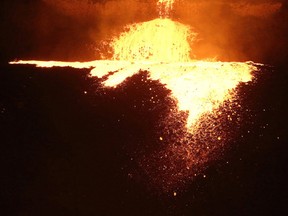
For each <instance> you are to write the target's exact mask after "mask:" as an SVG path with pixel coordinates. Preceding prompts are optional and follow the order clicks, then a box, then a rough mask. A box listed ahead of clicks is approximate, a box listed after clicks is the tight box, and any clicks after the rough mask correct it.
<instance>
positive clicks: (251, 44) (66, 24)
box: [0, 0, 288, 64]
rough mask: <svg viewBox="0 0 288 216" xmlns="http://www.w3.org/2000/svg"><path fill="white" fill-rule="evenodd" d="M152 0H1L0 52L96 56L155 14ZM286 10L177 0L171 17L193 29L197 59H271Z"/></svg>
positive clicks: (277, 58)
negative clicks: (129, 28)
mask: <svg viewBox="0 0 288 216" xmlns="http://www.w3.org/2000/svg"><path fill="white" fill-rule="evenodd" d="M156 3H157V1H156V0H155V1H154V0H118V1H116V0H82V1H81V0H69V1H68V0H38V1H37V0H34V1H32V0H30V1H20V0H14V1H10V2H8V3H5V4H4V10H5V13H3V14H4V16H6V17H5V18H6V19H2V21H1V22H2V23H1V24H2V28H1V29H2V31H3V32H4V34H2V35H1V47H0V48H1V50H2V51H3V53H4V54H2V55H6V56H8V58H10V59H11V58H12V60H14V59H15V58H19V59H20V58H21V59H23V58H26V59H29V58H30V59H31V58H33V59H43V60H48V59H53V60H66V61H72V60H83V61H86V60H95V59H99V58H100V50H101V51H102V52H103V51H104V52H105V51H106V50H107V49H108V46H107V43H108V42H109V40H110V39H112V38H113V37H114V36H117V35H118V34H119V33H120V32H122V31H123V29H124V27H125V26H126V25H128V24H131V23H134V22H144V21H148V20H152V19H155V18H156V17H157V16H158V13H157V10H156ZM4 10H3V11H4ZM287 12H288V7H287V3H286V2H285V1H280V0H270V1H269V0H258V1H232V0H222V1H216V0H208V1H203V0H193V1H192V0H178V1H175V5H174V11H173V14H172V19H174V20H177V21H179V22H181V23H183V24H187V25H189V26H191V28H192V29H193V31H195V32H196V33H198V37H197V39H196V41H194V43H193V44H192V49H193V53H194V55H195V58H197V59H203V58H216V59H219V60H222V61H246V60H252V61H255V62H262V63H272V64H273V63H274V64H276V63H283V62H284V61H285V59H286V57H287V54H286V50H287V48H288V43H287V38H288V37H287V36H288V34H287V32H288V30H287V24H286V23H288V13H287ZM3 14H2V16H3ZM163 37H165V36H163ZM103 42H104V43H103ZM105 42H106V43H105Z"/></svg>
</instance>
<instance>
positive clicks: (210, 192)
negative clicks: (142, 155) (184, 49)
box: [0, 65, 288, 216]
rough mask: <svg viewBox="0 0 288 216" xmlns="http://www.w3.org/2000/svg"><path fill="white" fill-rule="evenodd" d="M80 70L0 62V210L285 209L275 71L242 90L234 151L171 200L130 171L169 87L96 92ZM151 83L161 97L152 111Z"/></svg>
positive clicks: (281, 100) (282, 121)
mask: <svg viewBox="0 0 288 216" xmlns="http://www.w3.org/2000/svg"><path fill="white" fill-rule="evenodd" d="M88 73H89V71H88V70H75V69H71V68H62V69H61V68H54V69H39V68H34V67H32V66H8V65H4V66H2V67H1V73H0V133H1V145H0V155H1V157H0V159H1V165H0V166H1V193H0V194H1V204H0V205H1V208H0V209H2V210H1V211H3V210H4V212H5V214H1V215H19V216H20V215H21V216H25V215H27V216H28V215H29V216H34V215H35V216H36V215H41V216H45V215H47V216H51V215H63V216H67V215H70V216H71V215H81V216H82V215H97V216H100V215H109V216H110V215H127V216H128V215H131V216H132V215H143V216H144V215H145V216H148V215H187V216H188V215H189V216H190V215H194V216H202V215H209V216H210V215H221V216H224V215H227V216H231V215H239V216H243V215H254V216H255V215H261V216H262V215H287V214H288V210H287V201H288V195H287V193H288V188H287V182H288V173H287V165H288V161H287V160H288V157H287V153H288V148H287V146H286V145H287V141H288V138H287V120H288V118H287V113H286V112H287V110H288V107H287V101H286V100H287V95H286V94H287V92H288V83H287V77H286V74H287V71H286V69H285V68H284V67H275V68H263V73H261V75H260V74H258V75H257V83H256V84H252V85H249V86H248V87H245V89H244V90H245V92H243V96H242V100H243V102H244V106H245V108H247V109H249V110H250V111H249V115H248V114H247V115H246V121H245V122H244V123H243V125H242V126H241V131H239V136H238V137H237V138H236V140H234V141H233V143H234V144H235V145H234V147H231V148H230V149H229V150H227V153H226V156H224V157H223V158H222V160H220V161H218V162H216V163H215V164H214V165H212V166H211V167H210V168H208V170H207V171H206V174H207V177H206V178H197V179H195V180H194V181H193V182H191V183H190V184H189V185H187V186H186V189H185V190H183V191H181V192H180V193H178V194H177V196H175V197H174V196H173V194H165V193H164V194H159V193H154V192H153V190H151V189H149V186H147V185H148V184H147V183H145V179H144V180H143V179H141V174H139V175H137V176H136V177H135V176H134V175H133V174H132V173H133V172H134V171H135V170H136V171H137V164H136V162H134V160H133V158H131V155H132V154H133V151H134V149H137V151H138V150H139V151H142V150H143V151H147V149H149V148H153V147H152V145H153V143H152V140H153V139H154V138H155V136H157V134H155V133H156V132H155V131H154V122H155V121H157V120H158V119H159V118H160V116H161V114H162V110H163V109H164V108H163V105H161V102H164V101H165V98H166V97H167V93H168V92H167V91H166V90H165V88H163V86H162V85H160V84H159V83H157V82H150V83H146V84H145V83H143V82H141V81H140V80H141V79H146V77H145V76H146V74H145V73H141V74H139V75H136V76H134V77H132V78H131V79H130V80H129V81H128V82H126V84H124V85H123V86H122V87H120V88H119V89H116V90H105V89H101V88H100V87H99V86H100V85H99V80H97V79H96V78H89V77H87V74H88ZM150 87H152V88H153V90H154V91H157V92H158V94H159V95H160V98H159V101H160V102H159V104H158V105H157V106H156V107H155V108H153V106H154V105H153V104H151V103H149V102H148V101H149V100H148V99H147V98H149V97H150V96H149V95H148V94H149V91H147V89H149V88H150ZM142 101H147V103H146V105H145V106H144V107H143V106H142V107H141V104H142ZM139 107H141V108H139ZM241 135H242V136H243V137H241ZM143 143H144V144H143ZM147 143H152V144H147ZM141 149H142V150H141ZM227 161H228V163H227Z"/></svg>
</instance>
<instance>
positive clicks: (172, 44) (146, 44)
mask: <svg viewBox="0 0 288 216" xmlns="http://www.w3.org/2000/svg"><path fill="white" fill-rule="evenodd" d="M129 28H130V29H129V31H128V32H124V33H122V34H121V35H120V37H119V38H116V39H115V40H114V41H113V43H112V47H113V49H114V59H115V60H127V61H142V60H148V61H157V62H187V61H189V60H190V50H191V48H190V44H189V42H188V40H189V39H190V40H191V41H192V40H193V38H194V36H195V34H192V33H191V32H190V29H189V27H187V26H185V25H183V24H181V23H178V22H174V21H172V20H170V19H155V20H152V21H149V22H144V23H140V24H135V25H132V26H129Z"/></svg>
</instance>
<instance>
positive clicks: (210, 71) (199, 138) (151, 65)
mask: <svg viewBox="0 0 288 216" xmlns="http://www.w3.org/2000/svg"><path fill="white" fill-rule="evenodd" d="M173 3H174V1H172V0H170V1H169V0H166V1H164V0H159V1H158V10H159V16H160V18H158V19H155V20H152V21H148V22H143V23H137V24H133V25H130V26H128V29H129V30H128V31H126V32H123V33H122V34H120V35H119V37H117V38H114V39H113V40H112V42H111V47H112V48H113V50H114V54H113V57H112V58H111V59H105V60H97V61H91V62H57V61H15V62H10V63H11V64H36V65H37V66H38V67H54V66H58V67H64V66H68V67H74V68H90V69H91V75H92V76H96V77H98V78H101V79H102V84H103V85H104V86H106V87H117V86H118V85H120V84H121V83H123V81H125V80H126V79H127V78H128V77H131V76H133V75H134V74H136V73H138V72H139V71H147V73H148V74H149V77H150V79H152V80H158V81H159V82H160V83H162V84H163V85H165V86H166V88H167V89H169V90H171V95H170V96H171V97H172V98H173V99H174V100H175V101H176V103H177V109H176V110H175V109H171V112H172V113H173V114H174V113H177V112H178V111H184V112H186V113H187V119H186V126H187V128H186V129H188V130H185V131H188V132H187V133H186V132H185V133H183V134H184V135H181V137H180V136H178V135H177V132H175V131H177V130H178V129H177V128H176V129H175V130H174V129H173V130H172V132H171V133H173V135H174V136H175V137H177V138H178V139H177V140H176V141H174V143H167V147H166V148H165V149H164V150H163V151H162V152H160V153H159V154H156V156H155V158H156V159H155V162H154V163H155V164H156V166H157V169H160V168H161V167H163V169H162V168H161V170H157V172H156V177H157V178H158V177H159V176H160V177H161V176H164V177H163V178H162V177H161V178H160V182H161V184H160V185H161V187H163V182H164V181H166V183H167V185H170V184H172V182H178V180H179V179H183V178H184V177H185V176H191V175H193V176H194V175H196V174H197V172H201V168H203V167H204V166H205V165H206V163H207V161H209V160H210V159H211V157H212V156H211V155H213V153H215V151H216V150H217V149H219V148H223V146H224V144H223V143H224V142H225V139H224V137H225V136H224V135H223V134H222V135H223V136H222V135H221V136H220V135H219V133H222V128H220V127H219V128H220V129H219V128H218V129H219V130H215V124H214V122H213V121H214V120H213V121H212V120H211V115H212V116H213V115H214V114H215V116H217V115H220V114H219V113H221V112H219V110H217V109H219V108H220V107H221V105H222V104H223V103H224V102H225V101H228V102H232V101H233V99H234V96H235V95H236V94H235V91H234V90H235V88H236V87H237V85H238V84H239V83H241V82H248V81H251V80H252V78H253V77H252V75H251V72H252V71H254V70H256V65H255V64H254V63H252V62H246V63H240V62H209V61H196V60H192V59H191V47H190V45H191V44H192V42H193V39H194V38H195V35H196V34H195V33H192V32H191V31H190V28H189V27H188V26H186V25H183V24H181V23H178V22H175V21H172V20H170V19H168V17H169V16H170V12H171V10H172V6H173ZM110 72H114V73H110ZM231 107H233V106H231ZM175 116H176V115H175ZM167 119H169V120H170V118H169V117H167ZM228 119H230V120H231V118H230V116H229V115H228ZM177 120H178V119H177ZM177 120H176V121H177ZM173 121H174V120H173ZM199 122H200V123H199ZM203 122H204V123H205V124H203ZM173 123H174V122H173ZM173 123H172V124H173ZM175 125H176V124H175ZM201 125H202V126H201ZM203 125H204V126H203ZM176 127H177V126H176ZM210 127H212V129H211V128H210ZM217 133H218V134H217ZM223 133H224V132H223ZM180 134H182V132H181V133H180ZM203 134H204V135H203ZM160 138H161V139H160V140H161V141H163V138H162V137H160ZM164 140H165V139H164ZM177 143H178V144H177ZM179 143H180V144H181V145H180V144H179ZM167 155H169V159H167V161H168V162H167V161H166V159H165V158H167V157H168V156H167ZM148 158H149V159H148V160H152V161H153V160H154V159H153V156H149V157H148ZM151 158H152V159H151ZM139 161H140V160H139ZM143 161H146V159H145V160H143ZM165 161H166V162H165ZM139 163H142V162H139ZM145 163H146V162H145ZM147 163H149V162H147ZM150 163H151V162H150ZM163 164H164V165H163ZM175 164H182V165H185V166H184V168H181V167H180V168H179V166H178V165H177V166H176V165H175ZM147 167H151V166H147ZM147 167H146V168H143V169H144V170H148V171H147V172H148V173H155V171H154V170H152V171H149V169H150V168H147ZM151 175H152V174H151ZM165 176H166V177H165ZM165 178H167V179H168V180H167V179H166V180H165ZM169 178H170V180H169ZM173 178H175V179H173ZM185 178H186V177H185Z"/></svg>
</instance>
